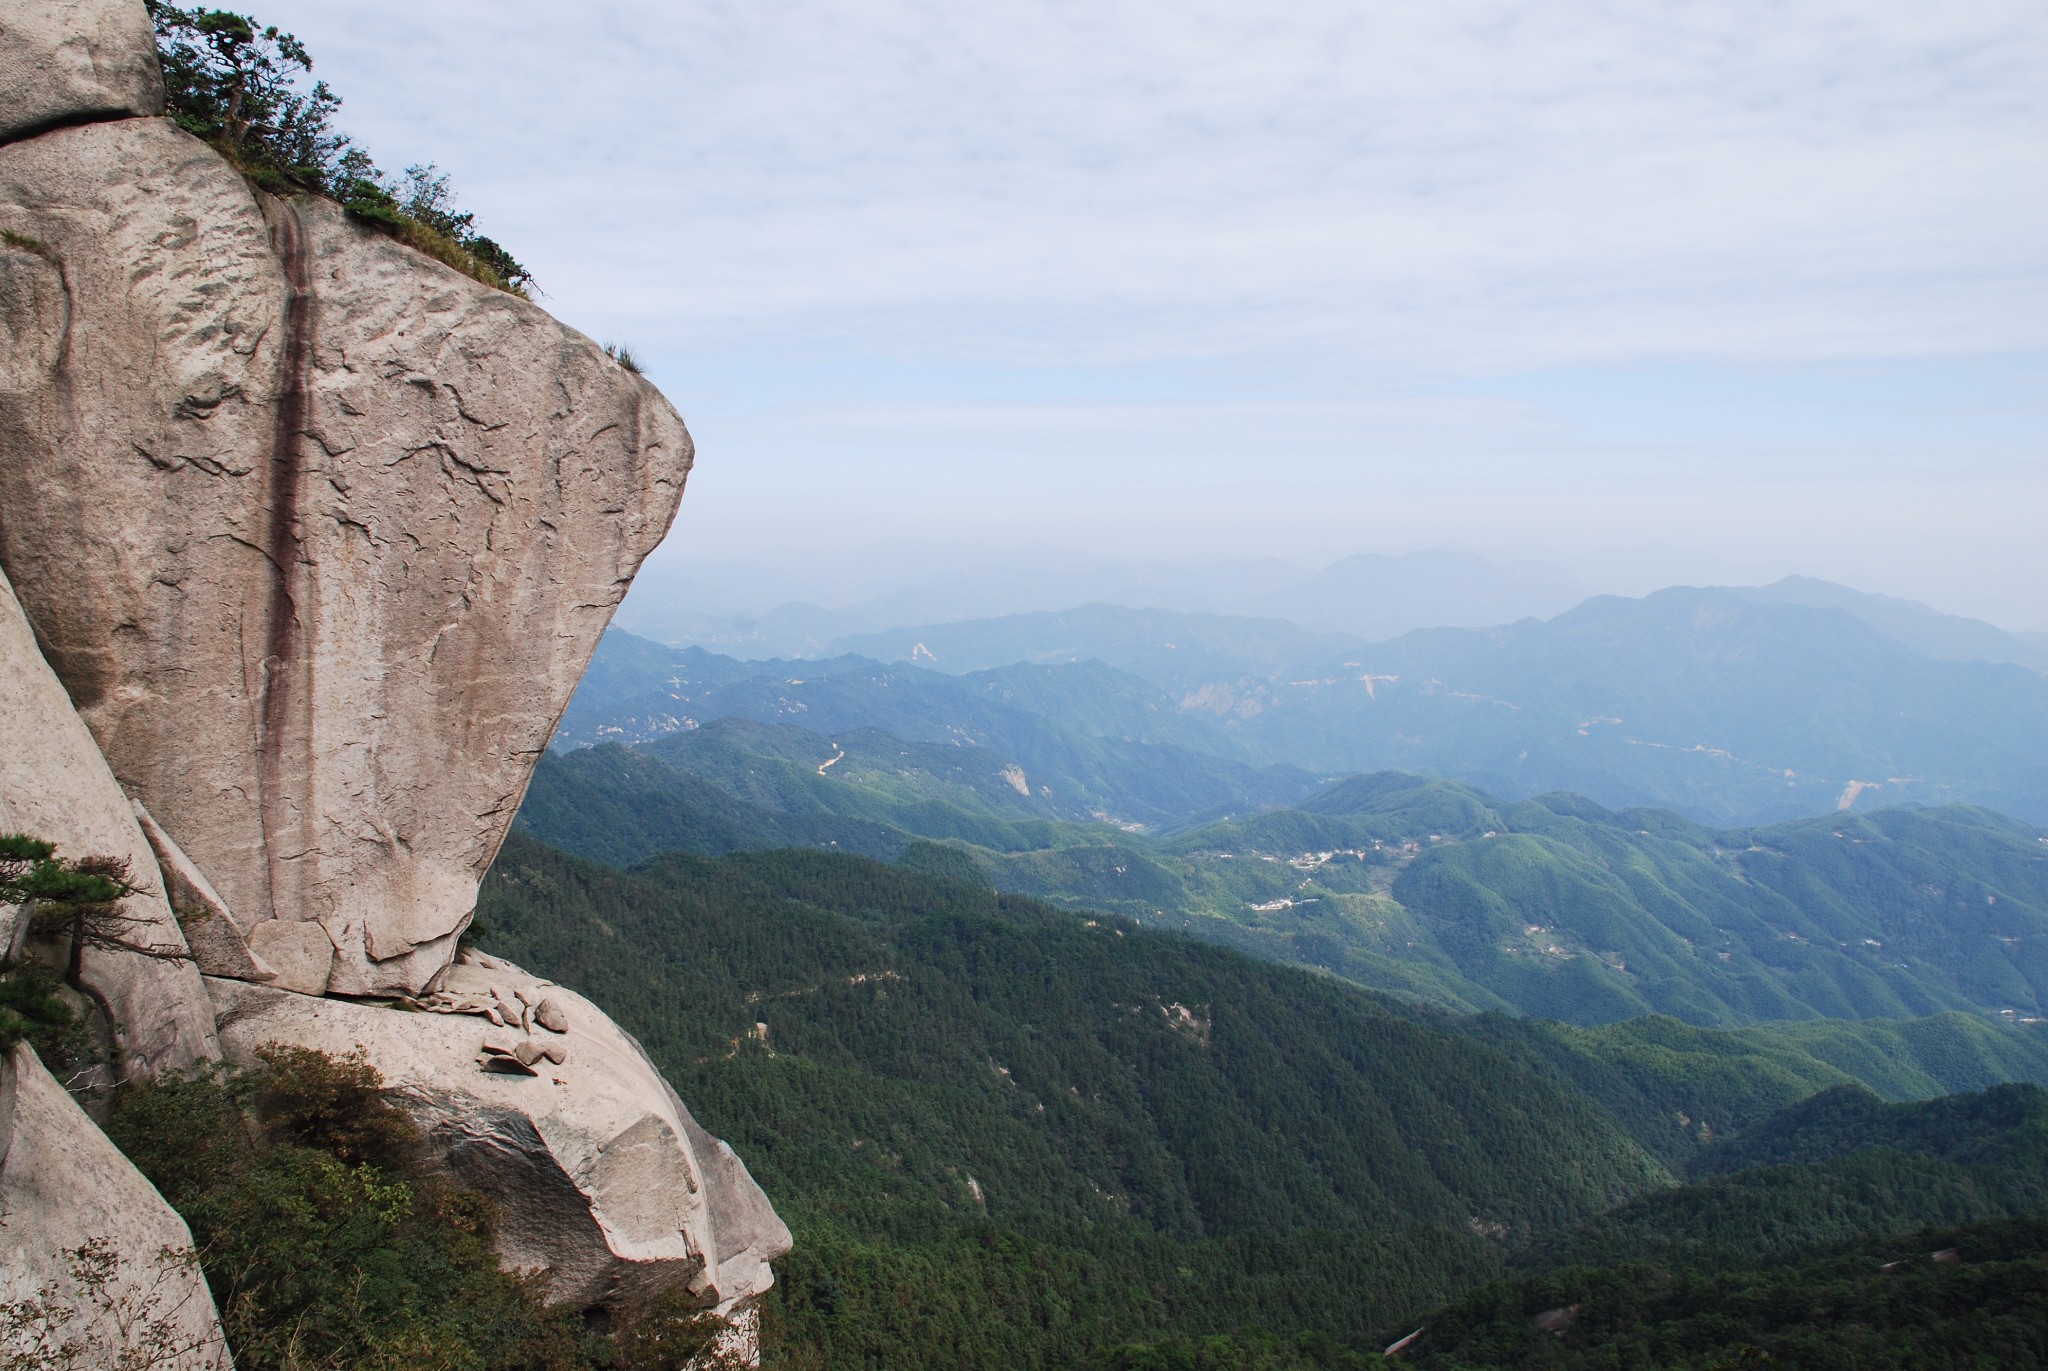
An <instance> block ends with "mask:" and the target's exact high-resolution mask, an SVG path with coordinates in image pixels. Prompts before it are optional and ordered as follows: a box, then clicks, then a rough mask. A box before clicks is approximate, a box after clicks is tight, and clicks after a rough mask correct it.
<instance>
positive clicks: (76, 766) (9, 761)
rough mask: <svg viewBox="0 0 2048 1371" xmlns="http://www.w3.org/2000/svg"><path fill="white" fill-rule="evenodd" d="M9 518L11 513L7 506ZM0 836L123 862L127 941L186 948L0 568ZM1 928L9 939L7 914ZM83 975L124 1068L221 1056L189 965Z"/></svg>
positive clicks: (129, 959) (145, 851) (158, 964)
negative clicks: (129, 884)
mask: <svg viewBox="0 0 2048 1371" xmlns="http://www.w3.org/2000/svg"><path fill="white" fill-rule="evenodd" d="M8 516H9V517H10V518H11V517H12V516H13V510H12V509H11V508H10V509H9V510H8ZM0 832H5V833H27V834H30V835H31V836H34V837H38V838H42V839H45V840H46V841H49V842H52V843H55V844H56V845H57V854H58V856H60V857H70V858H78V857H91V856H110V857H118V858H123V859H125V860H126V861H127V862H128V869H129V877H130V879H131V880H132V881H133V883H134V884H135V885H136V887H137V891H136V893H135V894H134V895H131V896H130V897H129V898H128V899H126V900H125V901H123V902H122V912H123V913H124V914H126V915H127V916H129V917H130V918H134V919H139V920H141V921H142V922H141V923H140V924H138V925H136V926H134V927H132V928H130V929H129V930H128V931H127V934H126V936H127V937H128V938H130V939H131V940H133V941H135V942H138V943H142V944H145V945H149V946H155V947H160V948H162V949H163V950H164V951H165V952H166V953H169V954H171V955H173V956H180V957H182V956H184V955H185V953H186V947H185V939H184V936H183V935H182V934H181V933H180V932H179V931H178V925H177V921H176V920H174V919H173V918H172V917H171V910H170V906H169V905H168V904H167V903H166V902H165V900H164V896H163V883H162V881H161V880H160V879H159V877H158V873H157V866H156V857H155V856H154V854H152V853H151V852H150V850H149V844H148V843H147V842H146V841H145V840H144V839H143V836H142V830H141V829H140V828H139V827H138V826H137V825H136V822H135V814H134V811H133V810H131V809H130V808H129V804H128V797H127V796H126V795H124V794H122V793H121V787H120V786H119V785H117V784H116V783H115V781H114V777H113V775H112V773H110V772H109V771H108V770H107V764H106V761H105V759H103V758H102V757H101V756H100V753H99V749H98V748H97V747H95V746H94V745H93V739H92V735H91V734H90V733H88V732H87V731H86V728H85V725H84V724H83V723H81V722H80V721H79V718H78V715H77V714H76V713H74V712H73V711H72V708H71V701H70V699H69V697H67V696H66V695H65V693H64V687H63V685H62V684H61V683H59V681H58V680H57V678H56V676H55V675H54V674H52V673H51V671H50V668H49V665H48V664H47V663H45V662H44V660H43V656H42V654H41V653H40V652H38V651H37V650H36V642H35V638H34V636H33V635H32V634H31V633H30V631H29V626H28V621H27V620H26V619H24V618H23V617H22V613H21V607H20V605H19V604H17V603H16V601H15V598H14V591H13V589H12V587H11V586H10V585H9V584H8V581H7V577H6V575H5V574H4V573H0ZM0 922H4V923H6V924H7V925H8V932H9V934H10V937H11V936H12V934H13V933H14V932H15V929H14V926H13V925H14V920H13V919H9V920H0ZM82 979H83V981H84V982H85V985H86V988H87V989H88V990H90V991H91V992H92V993H93V995H94V996H95V997H96V998H98V999H99V1001H100V1002H101V1004H103V1005H104V1006H105V1007H106V1010H107V1013H108V1015H109V1017H110V1018H112V1020H113V1022H114V1027H115V1031H116V1039H117V1041H118V1042H119V1043H120V1046H121V1049H122V1052H123V1055H124V1057H125V1058H126V1060H125V1061H123V1062H122V1063H121V1064H120V1065H121V1067H122V1068H123V1070H126V1071H135V1070H142V1071H154V1070H161V1069H163V1068H165V1067H181V1066H189V1065H191V1064H193V1063H194V1062H198V1061H204V1060H207V1059H210V1058H214V1057H218V1056H219V1055H220V1044H219V1042H218V1041H217V1040H216V1039H215V1038H214V1036H213V1012H212V1005H211V1004H210V1002H209V1001H208V1000H207V997H206V990H205V987H204V986H203V985H201V984H200V980H199V972H198V971H197V969H196V968H194V967H193V966H192V964H191V963H190V962H189V961H164V960H159V959H157V958H155V957H149V956H143V955H140V954H137V953H131V952H117V951H109V950H104V949H100V948H89V949H87V951H86V953H85V957H84V964H83V970H82Z"/></svg>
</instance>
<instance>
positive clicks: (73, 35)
mask: <svg viewBox="0 0 2048 1371" xmlns="http://www.w3.org/2000/svg"><path fill="white" fill-rule="evenodd" d="M163 108H164V80H163V73H162V72H161V71H160V70H158V67H157V60H156V36H155V34H154V33H152V32H151V30H150V26H149V15H148V13H147V12H146V11H145V10H144V9H143V7H142V0H7V4H6V5H5V6H4V7H0V142H6V141H8V140H10V139H15V138H20V137H22V136H24V135H26V134H30V133H33V132H34V131H35V130H37V129H44V128H50V127H53V126H55V125H58V124H63V123H67V122H74V121H80V120H87V119H103V118H113V119H118V118H121V117H123V116H126V115H148V114H161V113H163Z"/></svg>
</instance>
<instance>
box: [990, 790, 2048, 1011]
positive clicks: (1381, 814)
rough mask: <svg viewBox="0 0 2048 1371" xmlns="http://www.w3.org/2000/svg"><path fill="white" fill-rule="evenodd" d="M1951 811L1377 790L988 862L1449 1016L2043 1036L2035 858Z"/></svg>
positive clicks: (2046, 944) (1999, 819)
mask: <svg viewBox="0 0 2048 1371" xmlns="http://www.w3.org/2000/svg"><path fill="white" fill-rule="evenodd" d="M2041 836H2042V835H2041V833H2040V832H2039V830H2037V829H2036V828H2034V827H2033V826H2031V825H2027V824H2022V823H2018V822H2016V821H2013V820H2010V819H2007V818H2004V817H2003V816H2000V815H1996V814H1992V813H1990V812H1989V811H1985V810H1978V809H1970V808H1967V807H1964V806H1947V807H1943V808H1940V809H1934V810H1905V809H1893V810H1880V811H1877V812H1874V813H1872V814H1868V815H1841V816H1834V817H1830V818H1825V819H1808V820H1800V821H1796V822H1792V823H1786V824H1776V825H1771V826H1768V827H1764V828H1756V829H1741V830H1720V829H1710V828H1706V827H1704V826H1701V825H1697V824H1693V823H1690V822H1688V821H1686V820H1683V819H1680V818H1678V817H1677V816H1676V815H1673V814H1670V813H1668V812H1663V811H1652V810H1624V811H1619V812H1616V811H1610V810H1606V809H1603V808H1602V807H1600V806H1598V805H1595V804H1593V803H1592V802H1590V801H1587V800H1584V799H1582V798H1579V797H1576V796H1569V795H1553V796H1543V797H1540V798H1539V799H1537V800H1532V801H1521V802H1518V803H1514V804H1508V803H1504V802H1502V801H1500V800H1497V799H1495V798H1493V797H1491V796H1488V795H1485V794H1483V793H1482V792H1479V791H1475V790H1472V789H1471V788H1469V787H1465V786H1460V785H1457V784H1455V783H1452V782H1446V781H1430V780H1425V779H1423V778H1419V777H1410V776H1402V775H1399V774H1381V775H1376V776H1369V777H1360V778H1354V779H1353V780H1350V781H1346V782H1342V783H1340V784H1338V785H1336V786H1332V787H1330V788H1329V789H1327V790H1325V791H1323V792H1321V793H1319V794H1317V795H1315V796H1312V797H1310V798H1309V799H1307V800H1305V801H1303V802H1302V803H1301V804H1300V805H1299V806H1297V807H1295V808H1291V809H1280V810H1273V811H1268V812H1266V813H1263V814H1259V815H1256V816H1253V817H1250V818H1247V819H1243V820H1235V821H1231V822H1228V823H1222V824H1216V825H1211V826H1208V827H1205V828H1200V829H1196V830H1194V831H1191V832H1188V833H1185V834H1182V835H1180V836H1178V837H1175V838H1171V839H1168V840H1166V841H1164V842H1160V843H1153V842H1147V841H1145V840H1144V839H1143V838H1142V837H1138V836H1133V835H1122V834H1118V835H1111V834H1107V833H1102V832H1101V831H1100V830H1098V836H1097V838H1096V839H1095V841H1093V842H1067V843H1063V844H1061V845H1059V846H1058V847H1056V848H1049V849H1043V850H1033V851H1028V852H1016V853H987V854H981V855H980V858H979V859H980V862H981V865H982V866H983V868H984V869H985V870H986V872H987V874H988V879H989V880H990V881H991V883H993V884H994V885H996V886H997V887H998V888H1001V889H1005V890H1014V891H1018V892H1020V893H1025V894H1030V895H1033V896H1036V897H1038V898H1042V899H1047V900H1053V901H1057V902H1062V903H1067V904H1072V905H1076V906H1082V907H1088V908H1100V909H1110V910H1115V911H1117V912H1120V913H1125V914H1128V915H1130V916H1132V917H1135V918H1138V919H1141V920H1143V921H1145V922H1147V923H1157V922H1161V921H1164V922H1166V923H1167V924H1168V925H1169V926H1173V927H1179V928H1183V929H1185V930H1187V931H1189V932H1191V933H1195V934H1197V935H1198V936H1202V937H1207V938H1213V939H1216V940H1218V941H1222V942H1226V943H1228V944H1230V945H1232V946H1235V947H1238V948H1240V949H1242V950H1245V951H1248V952H1252V953H1254V954H1255V955H1260V956H1265V957H1269V958H1272V959H1274V960H1280V961H1292V962H1297V963H1301V964H1304V965H1310V966H1315V967H1318V968H1321V969H1323V970H1327V971H1330V972H1333V973H1335V974H1337V975H1339V976H1342V977H1345V978H1346V979H1349V980H1352V981H1355V982H1357V983H1359V984H1362V985H1368V986H1374V987H1377V988H1381V989H1387V990H1394V991H1400V992H1404V993H1409V994H1414V995H1417V996H1420V997H1422V998H1425V999H1430V1000H1433V1001H1436V1002H1438V1003H1442V1004H1445V1005H1448V1006H1450V1007H1453V1008H1459V1009H1467V1010H1476V1009H1506V1010H1515V1011H1519V1012H1523V1013H1529V1014H1536V1015H1542V1016H1548V1017H1553V1018H1560V1019H1566V1020H1570V1021H1573V1022H1579V1023H1598V1022H1608V1021H1613V1020H1618V1019H1624V1018H1629V1017H1634V1016H1637V1015H1642V1014H1650V1013H1657V1014H1668V1015H1673V1016H1675V1017H1678V1018H1681V1019H1684V1020H1686V1021H1688V1022H1691V1023H1698V1024H1720V1025H1735V1024H1742V1023H1756V1022H1764V1021H1772V1020H1783V1019H1796V1018H1807V1017H1834V1018H1877V1017H1888V1018H1914V1017H1922V1016H1926V1015H1932V1014H1938V1013H1943V1012H1948V1011H1968V1012H1976V1013H2001V1012H2010V1013H2012V1014H2013V1015H2014V1016H2016V1017H2036V1018H2038V1017H2041V1016H2042V1015H2043V1014H2044V1013H2048V845H2044V844H2043V842H2042V841H2041Z"/></svg>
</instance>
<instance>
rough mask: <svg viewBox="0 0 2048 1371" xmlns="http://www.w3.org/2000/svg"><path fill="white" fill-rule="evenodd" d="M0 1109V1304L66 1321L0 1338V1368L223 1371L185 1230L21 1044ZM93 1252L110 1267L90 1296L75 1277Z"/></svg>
mask: <svg viewBox="0 0 2048 1371" xmlns="http://www.w3.org/2000/svg"><path fill="white" fill-rule="evenodd" d="M0 1109H4V1111H5V1113H4V1118H0V1141H4V1146H0V1214H4V1215H5V1216H6V1222H5V1223H4V1224H0V1301H8V1302H13V1301H22V1302H24V1303H26V1304H28V1305H30V1306H31V1308H32V1309H36V1310H43V1311H50V1312H52V1313H56V1314H58V1315H59V1316H60V1317H61V1315H63V1314H65V1313H68V1314H69V1315H70V1317H69V1319H68V1320H66V1321H63V1322H61V1323H58V1322H55V1321H53V1320H45V1319H43V1318H41V1317H35V1316H32V1317H30V1318H29V1319H26V1320H24V1321H22V1322H21V1323H20V1324H18V1325H17V1326H15V1327H14V1328H13V1329H12V1330H11V1338H9V1337H8V1336H7V1335H6V1334H0V1359H5V1358H6V1357H8V1356H9V1355H10V1354H12V1355H14V1356H18V1357H23V1358H26V1359H27V1360H25V1361H24V1362H23V1363H22V1364H24V1365H42V1364H48V1365H52V1366H55V1365H63V1366H73V1365H76V1366H93V1367H114V1366H152V1367H161V1368H164V1371H202V1368H203V1369H204V1371H229V1369H230V1368H231V1367H232V1365H233V1363H232V1362H231V1361H230V1359H229V1356H228V1351H227V1344H226V1342H225V1340H224V1339H223V1338H222V1336H221V1330H220V1322H219V1319H218V1318H217V1317H216V1315H215V1312H214V1306H213V1296H212V1295H211V1294H210V1293H209V1292H208V1291H207V1288H206V1281H205V1278H204V1277H202V1276H201V1275H200V1273H199V1263H198V1262H197V1260H196V1259H193V1258H192V1256H191V1253H192V1233H191V1230H190V1229H188V1228H186V1226H185V1221H184V1220H183V1219H181V1218H179V1217H178V1215H177V1213H176V1212H175V1211H173V1210H172V1208H171V1207H170V1205H168V1204H166V1203H164V1199H163V1196H161V1195H159V1194H158V1193H157V1191H156V1187H155V1186H153V1185H151V1184H150V1183H149V1182H148V1180H146V1179H145V1178H144V1177H143V1175H142V1173H141V1172H139V1171H137V1170H136V1169H135V1167H134V1166H133V1165H132V1164H131V1163H130V1162H129V1160H128V1159H127V1158H126V1157H124V1156H122V1155H121V1153H120V1151H119V1150H118V1149H116V1148H115V1146H114V1145H113V1144H112V1143H111V1142H109V1141H107V1138H106V1135H105V1134H103V1133H101V1132H100V1131H99V1129H98V1128H96V1127H94V1125H93V1122H92V1120H91V1119H88V1118H87V1117H86V1116H85V1112H84V1111H83V1110H81V1109H80V1108H79V1107H78V1105H77V1104H76V1103H74V1102H73V1101H72V1099H71V1097H70V1096H69V1095H67V1094H65V1093H64V1087H62V1086H60V1085H58V1084H57V1082H56V1081H55V1080H54V1079H53V1078H52V1077H51V1075H50V1073H49V1072H48V1071H45V1070H44V1069H43V1064H42V1063H41V1062H40V1061H38V1060H37V1059H36V1055H35V1053H34V1052H33V1051H31V1050H30V1049H29V1047H28V1046H27V1045H26V1044H19V1045H17V1046H16V1047H15V1048H14V1049H13V1050H12V1052H10V1053H7V1054H4V1055H0ZM89 1242H98V1243H101V1244H103V1245H104V1250H105V1251H107V1252H108V1253H110V1254H111V1255H112V1256H113V1258H114V1259H115V1261H116V1263H117V1264H116V1265H115V1267H114V1270H113V1272H112V1277H111V1279H110V1280H109V1281H107V1282H106V1283H105V1284H104V1285H103V1286H102V1287H101V1288H100V1289H99V1290H98V1291H96V1292H95V1291H94V1290H92V1289H90V1288H89V1287H88V1286H86V1285H81V1283H80V1282H79V1281H78V1280H77V1279H75V1277H74V1271H73V1266H74V1263H75V1261H76V1260H77V1255H76V1254H77V1253H78V1251H79V1249H81V1248H82V1247H84V1246H85V1245H86V1244H87V1243H89ZM10 1342H11V1344H12V1345H10ZM67 1344H69V1345H70V1346H71V1348H72V1349H73V1352H74V1353H75V1355H74V1356H73V1357H72V1359H71V1360H63V1357H64V1355H65V1353H64V1352H63V1350H62V1349H63V1348H64V1347H65V1346H66V1345H67ZM39 1354H40V1355H39ZM10 1364H12V1363H11V1362H10Z"/></svg>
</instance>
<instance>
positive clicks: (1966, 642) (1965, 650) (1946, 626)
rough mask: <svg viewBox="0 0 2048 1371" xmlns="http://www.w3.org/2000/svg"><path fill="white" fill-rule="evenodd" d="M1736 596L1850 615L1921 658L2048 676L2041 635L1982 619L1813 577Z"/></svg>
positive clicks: (1744, 590) (1788, 580)
mask: <svg viewBox="0 0 2048 1371" xmlns="http://www.w3.org/2000/svg"><path fill="white" fill-rule="evenodd" d="M1735 593H1736V594H1738V595H1742V596H1745V597H1747V598H1749V599H1752V600H1761V601H1768V602H1772V603H1776V604H1790V605H1806V606H1808V607H1810V608H1814V609H1840V610H1846V611H1847V612H1849V613H1850V614H1853V615H1855V616H1856V617H1857V618H1859V619H1861V620H1862V621H1863V622H1864V623H1866V624H1869V625H1870V626H1871V627H1872V628H1875V629H1878V630H1880V631H1882V632H1884V633H1888V634H1890V635H1891V636H1892V637H1894V638H1896V639H1898V640H1899V641H1900V642H1902V643H1904V644H1905V645H1906V646H1907V647H1910V648H1912V649H1913V650H1914V651H1915V652H1917V653H1919V654H1920V655H1921V656H1923V657H1934V658H1938V659H1940V660H1942V661H1949V662H2016V663H2018V664H2019V665H2021V666H2025V667H2032V668H2033V669H2034V670H2036V671H2048V642H2043V641H2040V640H2039V639H2038V636H2032V637H2030V636H2029V635H2026V634H2017V633H2008V632H2006V631H2005V630H2004V629H2002V628H1995V627H1993V626H1992V625H1990V624H1987V623H1985V622H1984V621H1983V620H1982V619H1967V618H1964V617H1962V616H1961V615H1958V614H1943V613H1942V612H1941V611H1940V610H1937V609H1930V608H1928V607H1927V606H1926V605H1923V604H1921V603H1920V602H1919V601H1917V600H1902V599H1899V598H1898V597H1896V596H1892V595H1872V594H1868V593H1867V592H1864V591H1861V590H1851V589H1850V588H1849V587H1848V586H1839V585H1836V584H1834V583H1833V582H1832V581H1822V580H1818V579H1816V578H1814V577H1812V576H1787V577H1785V578H1784V579H1783V580H1781V581H1773V582H1772V583H1771V584H1770V585H1767V586H1754V587H1737V588H1735Z"/></svg>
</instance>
